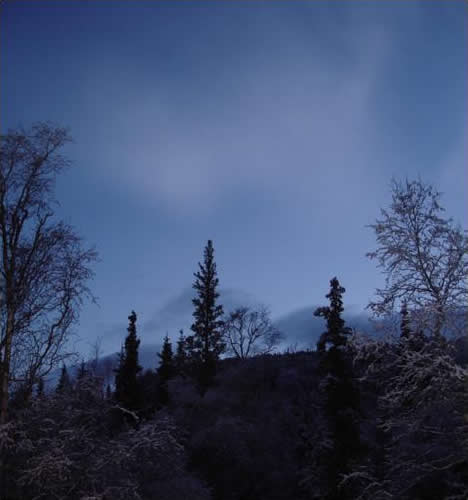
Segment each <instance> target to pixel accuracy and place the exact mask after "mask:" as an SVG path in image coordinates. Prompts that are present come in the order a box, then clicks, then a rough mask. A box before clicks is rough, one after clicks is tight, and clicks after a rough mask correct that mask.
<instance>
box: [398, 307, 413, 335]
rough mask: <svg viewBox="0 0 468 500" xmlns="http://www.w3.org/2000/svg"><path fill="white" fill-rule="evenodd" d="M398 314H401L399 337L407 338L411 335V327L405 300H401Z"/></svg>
mask: <svg viewBox="0 0 468 500" xmlns="http://www.w3.org/2000/svg"><path fill="white" fill-rule="evenodd" d="M400 315H401V322H400V338H402V339H407V340H408V339H409V338H410V336H411V327H410V319H409V313H408V306H407V304H406V302H403V304H402V306H401V311H400Z"/></svg>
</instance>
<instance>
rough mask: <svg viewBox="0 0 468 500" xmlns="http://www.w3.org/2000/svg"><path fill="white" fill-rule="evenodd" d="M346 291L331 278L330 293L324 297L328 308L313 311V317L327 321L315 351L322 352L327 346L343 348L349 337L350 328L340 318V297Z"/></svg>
mask: <svg viewBox="0 0 468 500" xmlns="http://www.w3.org/2000/svg"><path fill="white" fill-rule="evenodd" d="M345 291H346V290H345V289H344V288H343V287H342V286H340V283H339V281H338V280H337V279H336V278H333V279H332V280H331V281H330V292H329V293H328V294H327V295H326V297H327V299H329V301H330V306H326V307H319V308H317V309H316V310H315V312H314V316H320V317H322V318H324V319H325V320H326V321H327V330H326V331H325V332H324V333H322V335H321V336H320V339H319V341H318V342H317V350H318V351H319V352H323V351H325V350H326V349H327V346H328V344H331V346H332V347H334V348H338V347H341V346H345V345H346V342H347V338H348V337H349V336H350V335H351V333H352V331H351V328H348V327H346V326H345V321H344V319H343V318H342V317H341V313H342V312H343V299H342V295H343V293H344V292H345Z"/></svg>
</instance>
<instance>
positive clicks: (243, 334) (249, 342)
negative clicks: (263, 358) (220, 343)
mask: <svg viewBox="0 0 468 500" xmlns="http://www.w3.org/2000/svg"><path fill="white" fill-rule="evenodd" d="M223 330H224V337H225V339H226V341H227V344H228V349H229V351H230V352H231V353H232V354H234V355H235V356H236V357H237V358H240V359H245V358H248V357H249V356H253V355H255V354H270V353H271V352H273V351H274V350H275V348H276V346H277V345H278V344H279V342H280V340H281V338H282V335H281V332H280V331H279V330H278V329H277V328H276V327H275V326H274V325H273V323H272V321H271V318H270V311H269V310H268V308H267V307H266V306H262V305H260V306H258V307H256V308H253V307H246V306H244V307H238V308H236V309H235V310H234V311H231V312H230V313H229V314H228V315H227V317H226V319H225V323H224V329H223Z"/></svg>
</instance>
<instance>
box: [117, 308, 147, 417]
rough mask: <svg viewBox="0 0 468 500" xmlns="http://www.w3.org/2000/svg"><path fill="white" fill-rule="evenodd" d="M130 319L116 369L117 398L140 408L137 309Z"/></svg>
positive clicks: (124, 403)
mask: <svg viewBox="0 0 468 500" xmlns="http://www.w3.org/2000/svg"><path fill="white" fill-rule="evenodd" d="M128 320H129V325H128V328H127V331H128V335H127V337H126V339H125V344H124V346H123V348H122V351H121V353H120V359H119V366H118V368H117V370H116V371H115V398H116V400H117V401H118V402H119V403H120V404H122V405H123V406H124V407H125V408H128V409H130V410H138V409H139V408H140V406H141V394H140V387H139V383H138V378H137V377H138V374H139V372H140V371H141V366H140V365H139V363H138V347H139V346H140V339H138V337H137V334H136V320H137V315H136V313H135V311H132V313H131V314H130V316H129V317H128Z"/></svg>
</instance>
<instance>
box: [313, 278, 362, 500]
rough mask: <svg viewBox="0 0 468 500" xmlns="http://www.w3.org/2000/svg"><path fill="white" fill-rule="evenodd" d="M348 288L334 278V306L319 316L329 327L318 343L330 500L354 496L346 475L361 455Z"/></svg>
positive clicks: (321, 310)
mask: <svg viewBox="0 0 468 500" xmlns="http://www.w3.org/2000/svg"><path fill="white" fill-rule="evenodd" d="M344 292H345V289H344V288H343V287H342V286H340V283H339V281H338V280H337V278H333V279H332V280H331V281H330V292H329V293H328V294H327V295H326V297H327V298H328V299H329V302H330V305H329V306H327V307H319V308H318V309H317V310H316V311H315V313H314V314H315V315H316V316H321V317H323V318H324V319H326V321H327V330H326V331H325V332H324V333H323V334H322V335H321V337H320V340H319V341H318V343H317V350H318V352H319V374H320V376H321V377H322V378H323V380H324V384H323V390H324V394H323V396H324V411H325V416H326V418H327V424H328V432H329V437H330V440H331V442H332V447H331V449H330V450H329V452H328V453H327V455H326V456H325V457H323V463H324V464H325V467H326V478H327V490H328V495H327V497H326V498H327V500H338V499H340V500H341V499H346V498H351V496H350V493H349V492H345V491H343V490H340V489H339V487H338V484H339V482H340V478H341V477H342V474H345V473H347V472H350V470H351V464H352V460H353V458H355V457H356V456H357V455H358V454H359V450H360V436H359V424H358V413H359V392H358V389H357V387H356V385H355V382H354V380H353V370H352V363H351V360H350V359H349V356H348V354H347V350H346V345H347V341H348V338H349V336H350V334H351V329H350V328H348V327H347V326H345V321H344V319H343V318H342V317H341V313H342V312H343V300H342V295H343V293H344Z"/></svg>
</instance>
